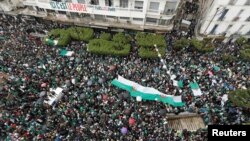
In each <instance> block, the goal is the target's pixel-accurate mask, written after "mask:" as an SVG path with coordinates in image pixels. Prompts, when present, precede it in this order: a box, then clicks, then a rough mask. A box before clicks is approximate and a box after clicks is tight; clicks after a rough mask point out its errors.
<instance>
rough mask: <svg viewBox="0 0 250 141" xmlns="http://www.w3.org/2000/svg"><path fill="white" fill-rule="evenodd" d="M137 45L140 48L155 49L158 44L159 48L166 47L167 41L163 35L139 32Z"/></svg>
mask: <svg viewBox="0 0 250 141" xmlns="http://www.w3.org/2000/svg"><path fill="white" fill-rule="evenodd" d="M135 39H136V41H137V44H138V45H139V46H140V47H150V48H151V47H154V45H155V44H156V45H157V46H158V47H166V46H167V45H166V41H165V39H164V36H163V35H158V34H152V33H148V34H147V33H143V32H138V33H137V34H136V36H135Z"/></svg>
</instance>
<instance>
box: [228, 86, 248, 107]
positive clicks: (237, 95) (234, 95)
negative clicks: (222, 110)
mask: <svg viewBox="0 0 250 141" xmlns="http://www.w3.org/2000/svg"><path fill="white" fill-rule="evenodd" d="M228 98H229V100H230V101H232V102H233V103H234V104H235V105H236V106H238V107H245V108H250V89H247V90H243V89H239V90H236V91H231V92H230V93H229V95H228Z"/></svg>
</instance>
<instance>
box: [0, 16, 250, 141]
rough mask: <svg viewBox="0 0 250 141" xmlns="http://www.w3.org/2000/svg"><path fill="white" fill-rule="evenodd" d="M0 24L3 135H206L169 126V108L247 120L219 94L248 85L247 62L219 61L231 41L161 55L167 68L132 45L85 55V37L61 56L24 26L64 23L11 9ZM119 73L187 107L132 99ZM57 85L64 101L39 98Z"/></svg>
mask: <svg viewBox="0 0 250 141" xmlns="http://www.w3.org/2000/svg"><path fill="white" fill-rule="evenodd" d="M0 23H1V24H0V26H1V29H2V31H3V32H2V35H1V36H4V37H6V39H5V40H1V41H0V69H1V72H4V73H6V74H8V76H9V79H8V80H6V83H3V84H0V140H13V141H17V140H56V141H60V140H76V141H78V140H86V141H87V140H93V141H95V140H97V141H98V140H110V141H111V140H114V141H118V140H120V141H123V140H124V141H127V140H129V141H132V140H134V141H136V140H138V141H139V140H148V141H166V140H169V141H174V140H176V141H178V140H179V141H181V140H186V141H187V140H190V141H191V140H196V141H203V140H206V136H207V133H206V130H203V129H199V130H197V131H195V132H190V131H187V130H182V131H176V130H174V129H171V128H169V127H168V123H167V119H166V113H176V114H178V113H180V112H190V113H198V114H201V115H202V117H203V119H204V122H205V124H206V125H209V124H241V123H242V122H245V121H248V120H249V117H250V116H249V115H247V114H245V112H243V110H244V109H242V108H239V107H235V106H234V105H233V104H232V103H230V102H229V101H226V100H225V101H224V100H223V98H222V97H223V95H225V94H228V91H229V90H235V89H245V88H249V86H250V84H249V82H250V81H249V76H250V65H249V63H248V62H240V61H238V62H234V63H230V64H226V63H225V62H222V61H221V60H220V55H221V54H222V52H224V51H228V52H232V53H235V55H236V56H237V52H238V51H237V49H238V47H237V46H236V45H233V44H226V45H221V46H220V47H218V49H217V50H216V51H214V52H213V53H210V54H200V53H197V52H190V51H186V52H184V53H183V52H182V53H181V54H178V53H176V52H168V53H167V55H166V56H165V57H164V58H163V59H164V60H165V62H166V65H167V68H168V71H169V72H170V73H169V72H167V71H166V70H165V69H163V68H162V66H163V65H162V64H161V62H160V61H159V60H158V59H153V60H152V59H141V58H140V57H138V51H137V49H138V47H137V46H136V43H132V44H133V47H132V51H131V53H130V54H129V56H127V57H111V56H97V55H94V54H90V53H88V52H87V51H86V50H87V49H86V43H84V42H72V43H71V44H69V45H68V46H66V47H65V49H67V50H71V51H74V54H73V56H70V57H66V56H60V55H59V47H56V46H53V47H52V46H47V45H45V44H44V43H42V42H41V40H42V39H39V38H31V37H30V34H29V33H28V32H27V31H28V30H30V29H37V30H41V31H44V32H45V33H46V31H49V30H51V29H53V28H64V27H66V26H65V25H62V24H58V23H53V22H50V23H46V22H44V23H41V22H37V21H28V20H26V21H24V20H22V18H20V17H13V16H8V15H0ZM176 32H178V31H176ZM173 40H174V38H173ZM43 65H44V67H41V66H43ZM214 66H217V68H219V69H217V70H214V69H213V67H214ZM208 71H210V72H212V74H213V75H211V73H210V74H208V73H207V72H208ZM118 74H119V75H122V76H123V77H125V78H126V79H129V80H132V81H135V82H137V83H139V84H142V85H143V86H149V87H154V88H157V89H159V90H160V91H161V92H163V93H166V94H169V95H182V99H183V102H185V106H183V107H178V108H176V107H172V106H169V105H164V104H163V103H160V102H157V101H142V102H137V101H136V100H135V99H134V98H133V97H131V96H130V95H129V93H127V92H126V91H123V90H120V89H117V88H116V87H113V86H112V85H111V81H112V80H113V79H114V78H116V77H117V75H118ZM169 74H175V75H176V79H178V80H183V82H184V88H182V89H179V88H176V87H175V86H173V82H172V80H171V79H170V76H169ZM194 79H195V80H196V82H197V83H198V84H199V86H200V88H201V91H202V93H203V95H202V96H198V97H195V96H193V94H192V91H191V89H190V88H189V86H188V84H189V82H190V81H192V80H194ZM72 80H74V81H72ZM62 86H65V87H64V89H63V92H62V93H63V97H62V99H61V100H60V101H58V102H57V103H56V104H55V105H53V106H50V105H47V104H44V101H45V100H46V99H47V97H48V94H49V91H50V88H57V87H62ZM131 121H132V122H131ZM123 129H125V130H123Z"/></svg>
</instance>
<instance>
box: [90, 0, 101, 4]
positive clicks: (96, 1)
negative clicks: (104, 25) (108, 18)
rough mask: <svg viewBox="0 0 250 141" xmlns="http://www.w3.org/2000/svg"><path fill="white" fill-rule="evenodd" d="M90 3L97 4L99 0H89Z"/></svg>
mask: <svg viewBox="0 0 250 141" xmlns="http://www.w3.org/2000/svg"><path fill="white" fill-rule="evenodd" d="M90 4H92V5H99V0H90Z"/></svg>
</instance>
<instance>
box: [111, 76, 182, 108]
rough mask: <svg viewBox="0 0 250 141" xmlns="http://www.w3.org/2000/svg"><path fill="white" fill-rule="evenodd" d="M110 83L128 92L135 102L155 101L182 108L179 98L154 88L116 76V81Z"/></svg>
mask: <svg viewBox="0 0 250 141" xmlns="http://www.w3.org/2000/svg"><path fill="white" fill-rule="evenodd" d="M111 83H112V84H113V85H115V86H117V87H119V88H121V89H124V90H126V91H129V92H130V95H131V96H133V97H136V99H137V100H141V99H144V100H157V101H161V102H163V103H165V104H170V105H173V106H184V103H183V102H182V100H181V96H172V95H166V94H164V93H162V92H160V91H158V90H156V89H154V88H151V87H144V86H142V85H140V84H138V83H135V82H133V81H130V80H127V79H125V78H123V77H122V76H118V79H114V80H113V81H112V82H111Z"/></svg>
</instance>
